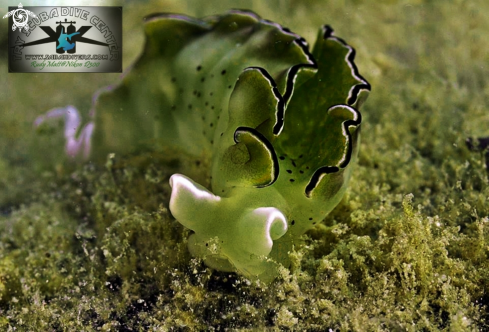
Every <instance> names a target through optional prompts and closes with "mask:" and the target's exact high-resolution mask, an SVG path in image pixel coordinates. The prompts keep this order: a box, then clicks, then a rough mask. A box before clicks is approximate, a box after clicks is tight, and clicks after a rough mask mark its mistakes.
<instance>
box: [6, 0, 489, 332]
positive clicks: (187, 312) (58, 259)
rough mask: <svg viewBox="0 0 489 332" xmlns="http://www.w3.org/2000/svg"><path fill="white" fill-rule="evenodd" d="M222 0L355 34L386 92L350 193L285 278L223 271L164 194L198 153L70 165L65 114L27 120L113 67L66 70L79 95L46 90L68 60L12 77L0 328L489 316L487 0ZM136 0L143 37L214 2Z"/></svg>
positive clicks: (449, 326) (414, 323)
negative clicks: (192, 245)
mask: <svg viewBox="0 0 489 332" xmlns="http://www.w3.org/2000/svg"><path fill="white" fill-rule="evenodd" d="M223 3H224V5H225V6H229V7H243V6H244V7H250V9H253V10H256V11H257V12H258V13H259V14H260V15H262V16H263V17H266V18H269V19H271V20H274V21H277V22H280V23H282V24H285V25H287V26H289V27H290V28H291V29H292V30H293V31H295V32H297V33H299V34H302V35H305V37H306V38H307V39H308V40H313V39H314V34H315V31H316V27H317V26H319V25H320V24H323V23H328V24H331V25H332V26H333V27H334V28H335V30H336V32H337V34H338V35H339V36H342V37H344V38H345V39H346V40H348V41H349V43H351V44H352V45H353V46H354V47H356V49H357V54H358V56H357V59H358V61H359V62H360V63H359V64H358V65H359V67H360V68H362V69H363V70H362V72H364V73H365V75H366V76H367V73H369V75H368V77H369V79H370V82H371V84H372V86H373V92H372V94H371V96H370V99H369V102H368V103H367V104H366V105H365V109H364V111H363V112H362V113H363V116H364V122H363V125H362V126H363V129H362V144H361V148H360V155H359V160H358V165H357V166H356V167H355V169H354V171H353V177H352V180H351V184H350V187H349V189H348V192H347V195H346V196H347V197H345V198H344V199H343V201H342V202H341V203H340V205H339V206H338V207H337V208H336V209H335V210H334V211H333V212H332V213H331V214H330V215H329V216H328V217H327V218H326V219H325V220H324V222H323V223H321V224H319V225H318V226H317V227H316V228H315V229H313V230H312V231H310V232H308V233H307V236H306V237H305V239H304V242H305V244H304V246H303V247H301V248H297V251H295V252H293V253H291V261H292V266H291V268H290V269H282V270H281V274H280V277H279V278H278V279H277V280H276V281H275V282H273V283H271V284H263V283H261V282H259V281H256V282H250V281H248V280H246V279H244V278H242V277H239V276H237V275H234V274H229V273H219V272H216V271H213V270H212V269H209V268H207V267H206V266H205V265H204V264H203V263H202V262H201V261H200V260H197V259H193V258H191V256H190V255H189V253H188V251H187V249H186V248H187V243H186V238H187V237H188V234H187V231H186V230H185V229H183V227H181V226H180V224H179V223H178V222H176V221H175V220H174V219H173V218H172V217H171V215H170V214H169V212H168V209H167V208H168V199H169V193H170V187H169V185H168V178H169V176H170V175H171V174H173V173H175V172H176V171H179V172H181V170H182V169H183V168H185V167H196V165H193V164H189V163H188V162H187V160H185V158H181V159H176V158H175V156H174V155H172V156H170V157H169V156H166V155H160V154H158V153H153V154H147V153H142V154H140V155H133V156H114V157H111V158H108V159H107V162H106V163H100V164H98V163H97V164H96V163H89V164H87V165H81V166H77V165H69V164H67V163H64V162H63V161H62V158H61V157H59V152H61V151H62V144H60V143H59V142H57V141H58V139H57V136H56V128H54V129H53V130H50V129H49V128H48V129H47V130H46V131H45V132H43V133H41V135H37V136H36V135H35V133H31V131H32V130H31V128H32V126H31V123H32V121H33V119H35V116H37V115H38V114H40V113H42V112H43V111H45V110H47V109H49V108H52V107H55V106H61V105H64V104H68V103H74V104H75V105H76V106H77V107H78V108H79V109H88V107H89V106H88V105H89V102H90V98H91V93H92V92H93V91H94V90H95V89H96V88H97V87H98V86H94V84H93V83H91V84H88V83H87V82H88V81H90V80H91V79H92V78H93V79H94V80H97V81H99V82H97V84H100V86H103V85H106V84H108V83H111V82H115V81H116V80H117V76H116V75H108V76H107V77H104V78H103V79H101V78H100V76H90V75H89V76H86V77H80V76H78V77H74V76H69V75H62V76H63V78H62V79H63V80H65V81H64V83H65V84H72V83H74V82H78V84H79V91H78V92H77V94H76V97H75V100H72V99H70V98H72V96H70V98H68V96H64V95H63V94H62V93H59V92H53V93H52V94H51V95H50V98H47V97H46V94H47V93H46V92H45V91H42V90H40V91H39V89H36V88H35V87H36V85H38V84H39V82H40V80H41V79H42V80H43V81H46V82H48V84H49V83H52V84H59V82H57V81H58V80H59V79H60V75H59V74H57V75H56V74H53V75H50V74H43V75H42V77H40V76H39V75H37V76H35V75H34V76H33V77H31V76H22V75H20V76H19V75H12V74H9V75H2V78H0V79H1V80H2V81H1V82H2V87H7V91H3V90H2V92H0V94H2V98H0V100H2V102H1V103H2V111H1V112H2V119H1V120H0V213H1V214H0V327H1V329H2V330H13V329H14V328H15V329H16V330H18V331H28V330H30V331H32V330H34V331H36V330H55V331H61V330H68V331H71V330H80V331H81V330H84V331H97V330H102V331H109V330H112V331H114V330H115V331H130V330H143V331H144V330H157V331H159V330H161V331H167V330H176V331H195V330H225V329H227V330H250V331H251V330H265V329H268V330H309V331H324V330H328V328H331V329H333V330H341V331H343V330H352V331H398V330H408V331H419V330H426V331H432V330H433V331H438V330H446V331H475V330H482V331H484V330H488V329H489V323H488V321H489V309H488V308H487V306H488V305H489V257H488V256H489V204H488V200H489V182H488V174H487V170H486V169H485V168H484V159H483V156H482V155H481V154H478V153H472V152H470V151H468V150H467V149H466V148H465V144H464V140H465V138H466V137H468V136H483V135H486V136H487V134H488V124H489V122H488V121H489V118H488V112H487V106H486V105H487V103H488V101H489V89H488V88H487V83H486V82H485V77H486V76H487V74H488V69H487V68H485V62H486V60H487V56H486V55H487V54H488V53H489V46H488V45H489V43H487V31H489V23H488V22H489V18H488V17H487V15H488V13H489V8H488V4H486V3H485V2H483V1H472V2H470V3H469V2H466V1H451V2H446V3H445V2H443V3H442V2H436V3H435V2H430V1H403V2H397V1H381V2H376V3H375V4H373V3H372V2H363V1H340V2H335V3H328V4H327V5H325V4H324V3H323V2H319V1H318V2H314V1H311V2H308V3H307V4H302V3H301V2H299V1H297V2H294V1H291V2H284V1H282V2H280V4H281V7H280V9H279V10H270V8H268V6H271V5H268V4H255V3H252V2H249V3H247V4H244V5H243V4H242V3H236V2H231V1H229V2H227V1H223ZM277 4H278V2H277ZM24 5H28V4H24ZM221 5H222V4H221ZM253 5H254V6H253ZM130 6H131V5H129V4H128V5H127V8H129V9H133V10H129V9H127V10H125V15H126V17H125V18H124V19H125V20H124V22H125V32H124V33H125V37H126V36H127V37H126V38H125V41H128V40H129V38H132V39H131V40H133V43H134V45H136V46H139V45H141V42H142V39H141V37H142V33H141V30H133V29H136V27H138V24H139V23H138V22H139V21H138V20H139V18H140V17H143V16H144V15H146V14H149V13H151V12H157V11H172V12H185V13H186V14H191V15H196V16H202V15H204V14H210V13H211V12H212V11H214V12H218V11H217V9H215V8H213V7H212V6H209V8H202V5H199V4H197V5H195V4H194V3H192V2H188V3H185V4H184V5H177V4H173V3H170V2H168V3H164V4H151V3H148V4H144V5H141V6H140V7H137V6H136V7H130ZM179 6H180V7H179ZM182 6H184V7H185V8H183V7H182ZM203 11H205V12H203ZM129 12H131V13H132V14H131V15H132V16H130V14H129ZM126 22H127V25H126ZM467 22H469V23H467ZM0 28H1V29H0V31H7V27H6V25H5V23H4V22H2V23H1V25H0ZM4 33H5V32H2V35H1V37H0V39H1V38H4V36H3V34H4ZM136 46H135V47H134V48H131V49H129V48H128V50H127V52H128V57H131V56H132V59H134V56H136V54H137V52H136V51H134V49H137V47H136ZM128 57H126V60H125V62H127V63H126V66H127V64H129V63H130V61H129V60H130V59H129V60H127V59H128ZM5 60H6V59H5V58H0V63H1V65H0V69H1V70H2V71H6V67H5ZM25 91H29V94H26V93H25ZM56 144H57V146H56ZM42 146H48V147H49V148H48V149H42V148H41V147H42ZM56 149H58V150H56ZM53 161H54V162H53ZM53 163H54V164H55V165H54V166H53Z"/></svg>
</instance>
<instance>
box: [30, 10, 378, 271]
mask: <svg viewBox="0 0 489 332" xmlns="http://www.w3.org/2000/svg"><path fill="white" fill-rule="evenodd" d="M146 35H147V43H146V46H145V49H144V52H143V54H142V56H141V57H140V59H139V60H138V61H137V62H136V64H135V65H134V66H133V68H132V69H131V70H130V71H129V72H128V73H127V75H126V76H125V77H124V79H123V81H122V83H121V84H120V85H118V86H117V87H116V88H114V89H110V91H106V92H103V93H102V94H100V95H99V96H98V97H97V98H96V101H95V103H94V112H92V114H93V116H94V119H95V120H94V124H95V129H94V128H93V124H89V125H87V127H86V131H82V134H81V137H80V138H79V139H76V138H74V135H71V136H70V134H69V133H68V134H67V133H66V132H65V134H66V137H67V139H68V141H70V139H71V141H72V144H71V148H70V147H68V146H67V148H68V151H67V152H68V153H69V154H71V155H75V154H77V153H79V152H80V151H82V146H83V145H85V146H84V147H85V150H84V151H85V153H86V154H88V153H92V154H101V155H104V154H106V153H108V152H117V153H124V152H127V151H129V150H131V149H139V148H141V147H145V148H151V146H154V145H156V144H157V145H158V146H161V145H163V146H165V147H167V148H168V149H172V150H176V151H182V152H185V154H187V155H190V156H195V158H197V159H200V160H207V162H206V163H204V164H206V165H209V176H210V184H211V187H210V188H205V187H203V186H201V185H199V184H197V183H195V182H194V181H192V180H191V179H190V178H189V177H187V176H192V174H186V175H187V176H184V175H180V174H175V175H173V176H172V177H171V180H170V183H171V185H172V195H171V200H170V209H171V212H172V214H173V215H174V217H175V218H176V219H177V220H178V221H179V222H181V223H182V224H183V225H185V226H186V227H188V228H190V229H191V230H193V231H194V234H192V235H191V238H190V239H189V249H190V251H191V252H192V253H193V254H194V255H196V256H198V257H202V258H203V259H204V260H205V262H206V263H207V264H208V265H210V266H211V267H214V268H216V269H219V270H224V271H231V270H237V271H238V272H240V273H241V274H243V275H245V276H248V277H260V278H263V279H267V278H268V279H269V278H271V277H273V276H274V275H275V273H276V267H277V263H284V264H287V252H288V251H289V250H291V248H292V245H293V244H294V242H297V241H298V238H299V236H300V235H302V234H303V233H304V232H306V231H307V230H308V229H310V228H311V227H312V226H313V225H314V224H315V223H317V222H320V221H321V220H322V219H323V218H324V217H325V216H326V215H327V214H328V213H329V212H330V211H331V210H332V209H333V208H334V207H335V206H336V205H337V203H338V202H339V201H340V199H341V197H342V196H343V194H344V191H345V188H346V185H347V183H348V180H349V177H350V171H351V165H352V164H353V162H354V160H355V158H356V152H357V144H358V134H359V126H360V123H361V115H360V113H359V111H358V109H359V107H360V106H361V104H362V103H363V101H364V100H365V98H366V97H367V95H368V92H369V91H370V86H369V84H368V83H367V81H366V80H365V79H364V78H363V77H362V76H360V75H359V73H358V71H357V69H356V67H355V65H354V63H353V60H354V55H355V54H354V50H353V49H352V48H351V47H350V46H348V45H346V44H345V43H344V42H343V41H342V40H341V39H338V38H336V37H334V36H333V34H332V30H331V29H330V28H329V27H324V28H322V29H321V31H320V33H319V37H318V41H317V43H316V45H315V47H314V50H313V52H312V53H309V51H308V46H307V44H306V42H305V41H304V40H303V39H302V38H301V37H299V36H297V35H296V34H293V33H291V32H290V31H289V30H287V29H285V28H282V27H281V26H279V25H277V24H275V23H272V22H269V21H265V20H262V19H260V18H259V17H258V16H256V15H255V14H253V13H250V12H241V11H231V12H229V13H227V14H224V15H222V16H219V17H210V18H205V19H203V20H197V19H193V18H189V17H186V16H178V15H156V16H153V17H151V18H148V19H147V21H146ZM95 110H96V112H95ZM61 113H63V112H62V111H60V110H59V109H57V110H54V111H52V112H51V113H48V115H47V116H48V117H55V116H59V115H60V114H61ZM69 113H70V114H71V113H73V112H69ZM64 115H65V116H66V118H67V122H69V121H74V120H70V118H69V117H73V115H70V116H68V113H67V112H65V113H64ZM42 119H44V118H41V119H40V120H39V121H42ZM92 130H94V131H93V141H94V142H93V144H94V146H97V149H94V150H96V151H92V152H90V151H89V150H90V140H88V137H90V136H91V132H92ZM73 141H74V142H75V143H76V144H75V143H73Z"/></svg>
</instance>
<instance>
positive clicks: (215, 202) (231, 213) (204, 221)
mask: <svg viewBox="0 0 489 332" xmlns="http://www.w3.org/2000/svg"><path fill="white" fill-rule="evenodd" d="M170 185H171V187H172V194H171V198H170V210H171V212H172V214H173V216H174V217H175V218H176V219H177V220H178V221H179V222H180V223H181V224H183V225H184V226H185V227H187V228H189V229H191V230H193V231H194V232H195V233H194V234H192V235H191V237H190V238H189V250H190V252H191V253H192V255H194V256H197V257H200V258H202V259H203V260H204V261H205V263H206V264H207V265H208V266H210V267H212V268H215V269H217V270H220V271H235V270H237V271H238V272H240V273H241V274H242V275H244V276H246V277H250V278H253V277H260V278H261V277H262V276H265V277H266V276H269V275H270V274H273V273H274V272H273V271H274V270H275V269H276V266H277V264H276V263H275V262H272V261H271V260H270V259H268V257H267V256H269V254H270V252H271V251H272V247H273V241H274V240H277V239H279V238H280V237H282V236H283V235H284V234H285V233H286V232H287V220H286V218H285V216H284V215H283V213H282V212H281V211H280V210H278V209H276V208H274V207H253V206H250V202H247V201H246V199H245V198H244V197H240V196H239V195H238V196H233V197H230V198H222V197H219V196H216V195H214V194H213V193H211V192H210V191H208V190H207V189H206V188H204V187H203V186H201V185H199V184H197V183H195V182H193V181H192V180H191V179H189V178H187V177H185V176H184V175H181V174H174V175H173V176H172V177H171V178H170ZM267 279H268V278H267Z"/></svg>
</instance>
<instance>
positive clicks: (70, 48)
mask: <svg viewBox="0 0 489 332" xmlns="http://www.w3.org/2000/svg"><path fill="white" fill-rule="evenodd" d="M56 23H57V24H59V25H58V26H57V27H56V35H57V36H58V40H57V41H56V53H64V52H68V53H75V52H76V37H75V36H76V35H79V34H80V32H78V31H76V28H75V26H74V25H73V24H76V22H74V21H70V22H68V20H67V19H66V18H65V21H64V22H61V21H59V22H56ZM68 23H69V24H70V25H69V26H68V27H67V28H66V33H65V27H64V26H63V25H62V24H68ZM75 31H76V32H75Z"/></svg>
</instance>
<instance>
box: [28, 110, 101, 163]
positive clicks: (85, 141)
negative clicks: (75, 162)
mask: <svg viewBox="0 0 489 332" xmlns="http://www.w3.org/2000/svg"><path fill="white" fill-rule="evenodd" d="M59 118H63V119H64V122H65V128H64V136H65V140H66V144H65V152H66V155H67V156H68V157H70V158H76V157H78V156H80V155H81V157H82V158H83V159H84V160H86V159H88V157H89V156H90V150H91V138H92V134H93V129H94V127H95V125H94V123H93V122H89V123H88V124H86V125H85V127H83V129H81V130H80V134H79V135H78V137H77V136H76V134H77V132H78V128H79V127H80V124H81V117H80V114H79V113H78V110H77V109H76V108H75V107H73V106H67V107H61V108H55V109H52V110H50V111H48V112H47V113H46V114H45V115H41V116H39V117H37V119H36V121H34V126H35V127H39V126H40V125H41V124H42V123H44V122H46V121H49V120H52V119H59Z"/></svg>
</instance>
